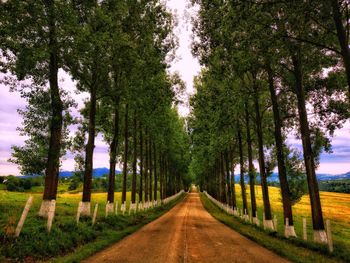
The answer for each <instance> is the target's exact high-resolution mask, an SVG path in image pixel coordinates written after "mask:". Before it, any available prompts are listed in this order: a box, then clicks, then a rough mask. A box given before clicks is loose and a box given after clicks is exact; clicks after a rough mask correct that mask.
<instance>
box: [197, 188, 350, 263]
mask: <svg viewBox="0 0 350 263" xmlns="http://www.w3.org/2000/svg"><path fill="white" fill-rule="evenodd" d="M200 196H201V201H202V203H203V205H204V207H205V209H206V210H207V211H208V212H209V213H210V214H211V215H212V216H213V217H214V218H216V219H217V220H219V221H220V222H222V223H224V224H225V225H227V226H228V227H230V228H232V229H233V230H235V231H237V232H238V233H240V234H241V235H243V236H245V237H247V238H249V239H251V240H252V241H254V242H256V243H258V244H260V245H261V246H263V247H265V248H267V249H269V250H271V251H274V252H275V253H276V254H279V255H281V256H282V257H284V258H287V259H289V260H291V261H293V262H300V263H309V262H310V263H315V262H317V263H323V262H324V263H326V262H327V263H331V262H346V261H347V260H349V257H347V255H348V253H347V252H345V253H344V251H340V252H337V251H336V250H335V252H334V253H333V254H332V255H330V254H329V253H328V250H327V247H326V246H323V245H321V246H320V245H319V244H313V243H306V242H303V241H301V240H297V239H286V238H284V237H283V236H282V235H279V234H277V233H274V232H268V231H265V230H263V229H261V228H259V227H256V226H253V225H251V224H248V223H246V222H244V221H243V220H240V219H238V218H236V217H234V216H231V215H229V214H227V213H226V212H225V211H223V210H221V209H220V208H219V207H217V206H216V205H215V204H214V203H212V202H211V201H210V200H209V199H208V198H207V197H206V196H205V195H204V194H201V195H200Z"/></svg>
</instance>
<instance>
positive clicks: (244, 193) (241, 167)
mask: <svg viewBox="0 0 350 263" xmlns="http://www.w3.org/2000/svg"><path fill="white" fill-rule="evenodd" d="M237 129H238V132H237V135H238V148H239V165H240V170H241V181H240V182H241V192H242V201H243V213H244V214H246V213H247V212H248V204H247V194H246V189H245V183H244V159H243V143H242V133H241V128H240V125H239V124H238V125H237Z"/></svg>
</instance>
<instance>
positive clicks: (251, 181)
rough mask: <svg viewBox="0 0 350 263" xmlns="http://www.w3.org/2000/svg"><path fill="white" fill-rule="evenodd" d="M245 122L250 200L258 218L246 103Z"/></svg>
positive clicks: (253, 213) (254, 214) (254, 213)
mask: <svg viewBox="0 0 350 263" xmlns="http://www.w3.org/2000/svg"><path fill="white" fill-rule="evenodd" d="M244 106H245V122H246V129H247V148H248V174H249V187H250V202H251V206H252V217H253V218H256V197H255V173H254V170H255V169H254V164H253V150H252V138H251V135H250V120H249V112H248V105H247V103H245V105H244Z"/></svg>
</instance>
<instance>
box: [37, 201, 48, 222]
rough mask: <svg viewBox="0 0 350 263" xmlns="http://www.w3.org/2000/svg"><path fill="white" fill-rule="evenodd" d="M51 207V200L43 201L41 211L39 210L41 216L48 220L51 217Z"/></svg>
mask: <svg viewBox="0 0 350 263" xmlns="http://www.w3.org/2000/svg"><path fill="white" fill-rule="evenodd" d="M50 206H51V200H43V201H42V202H41V206H40V210H39V214H38V215H39V216H41V217H43V218H47V217H48V215H49V210H50Z"/></svg>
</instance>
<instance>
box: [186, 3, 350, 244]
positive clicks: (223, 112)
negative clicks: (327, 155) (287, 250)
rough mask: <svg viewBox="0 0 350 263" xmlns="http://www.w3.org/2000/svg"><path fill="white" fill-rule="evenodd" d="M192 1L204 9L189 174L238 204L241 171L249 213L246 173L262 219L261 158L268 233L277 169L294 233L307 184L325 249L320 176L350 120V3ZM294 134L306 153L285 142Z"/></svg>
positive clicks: (197, 27)
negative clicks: (322, 160) (323, 159)
mask: <svg viewBox="0 0 350 263" xmlns="http://www.w3.org/2000/svg"><path fill="white" fill-rule="evenodd" d="M192 3H193V4H197V5H199V13H198V18H195V19H194V20H193V23H194V34H195V42H194V44H193V53H194V54H195V55H196V56H197V57H198V58H199V59H200V62H201V64H202V65H204V69H203V71H202V73H201V75H200V76H199V77H198V78H197V79H196V83H195V85H196V88H197V94H196V95H195V96H194V97H193V98H192V101H191V106H192V116H191V120H190V129H191V134H192V141H193V149H192V152H193V160H192V163H191V170H192V171H194V173H195V174H197V176H198V180H199V183H200V184H201V186H202V188H204V189H207V190H208V192H209V193H210V194H212V195H213V196H215V197H216V198H218V199H219V200H220V201H222V202H227V203H228V204H229V205H230V206H233V207H236V193H235V188H234V183H235V182H234V170H235V167H236V166H237V165H239V167H240V185H241V191H242V193H241V195H242V201H243V211H244V212H245V213H248V201H247V197H246V186H245V177H244V176H245V175H247V177H248V180H249V185H250V197H251V202H250V206H251V207H250V209H251V213H252V216H253V218H254V220H255V221H257V219H256V207H257V205H256V198H255V188H254V185H255V183H256V182H255V180H256V175H257V173H256V171H255V167H254V163H253V160H254V159H257V160H258V164H259V173H258V174H259V177H260V182H261V188H262V194H263V205H264V215H265V219H266V220H265V224H266V225H265V227H267V228H270V229H272V230H273V229H274V226H273V223H272V215H271V214H272V213H271V206H270V201H269V191H268V185H267V178H268V176H269V174H271V173H272V171H273V170H274V168H275V167H276V166H277V167H278V174H279V181H280V188H281V196H282V204H283V211H284V218H285V220H286V219H288V221H289V226H288V225H286V226H285V233H286V235H287V236H295V231H294V227H293V213H292V205H293V204H294V203H295V202H297V201H298V200H299V199H300V198H301V196H302V195H303V194H304V193H305V191H304V189H303V185H307V186H308V189H305V190H306V191H308V193H309V196H310V203H311V212H312V223H313V229H314V238H315V241H318V242H326V241H327V236H326V233H325V227H324V221H323V215H322V207H321V202H320V196H319V189H318V183H317V178H316V174H315V169H316V168H317V166H318V164H319V156H320V153H321V152H322V151H327V152H330V151H331V145H330V136H332V135H333V133H334V131H335V130H336V129H337V128H340V127H342V125H343V123H344V122H345V121H346V120H347V119H348V118H349V110H348V109H349V100H350V93H349V91H350V85H349V83H350V81H349V80H350V75H349V70H348V68H349V65H350V63H349V62H350V60H349V58H350V57H349V47H348V38H349V20H348V16H347V14H348V11H349V3H348V1H339V0H324V1H312V0H308V1H223V0H214V1H213V0H210V1H209V0H208V1H207V0H193V1H192ZM291 134H295V135H296V136H297V138H299V139H301V141H302V149H303V155H301V154H300V153H299V152H298V151H297V150H295V149H293V148H291V147H290V146H288V145H286V139H287V137H288V135H291ZM304 174H306V181H307V184H306V183H305V184H304V180H305V177H304ZM285 223H286V222H285Z"/></svg>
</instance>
